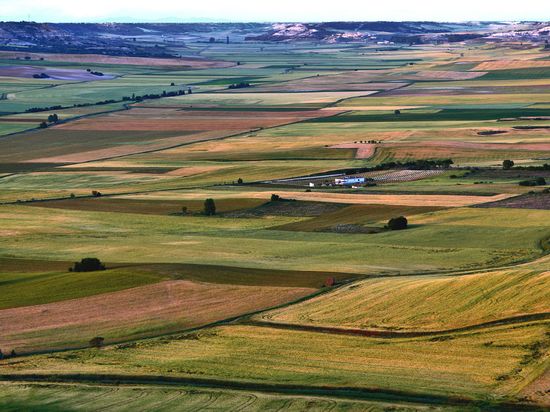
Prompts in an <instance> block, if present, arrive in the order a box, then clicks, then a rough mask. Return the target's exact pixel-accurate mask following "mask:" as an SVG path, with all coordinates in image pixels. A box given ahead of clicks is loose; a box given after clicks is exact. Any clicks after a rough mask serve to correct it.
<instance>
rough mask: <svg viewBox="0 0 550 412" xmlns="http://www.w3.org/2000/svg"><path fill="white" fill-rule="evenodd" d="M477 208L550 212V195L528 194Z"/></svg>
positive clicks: (480, 205)
mask: <svg viewBox="0 0 550 412" xmlns="http://www.w3.org/2000/svg"><path fill="white" fill-rule="evenodd" d="M476 207H483V208H489V207H506V208H513V209H542V210H550V193H528V194H525V195H520V196H516V197H512V198H509V199H503V200H499V201H496V202H489V203H482V204H479V205H477V206H476Z"/></svg>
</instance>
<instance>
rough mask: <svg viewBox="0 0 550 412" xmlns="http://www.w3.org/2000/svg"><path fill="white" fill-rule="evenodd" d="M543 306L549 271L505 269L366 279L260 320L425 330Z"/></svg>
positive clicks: (549, 308) (549, 290)
mask: <svg viewBox="0 0 550 412" xmlns="http://www.w3.org/2000/svg"><path fill="white" fill-rule="evenodd" d="M527 290H528V291H529V293H525V291H527ZM549 302H550V272H540V271H532V270H529V269H523V270H518V269H516V270H512V269H510V270H502V271H497V272H488V273H478V274H474V275H464V276H433V277H432V276H430V277H406V278H389V279H370V280H365V281H361V282H359V283H355V284H353V285H350V286H346V287H344V288H340V289H338V290H336V291H335V292H333V293H331V294H327V295H322V296H319V297H317V298H314V299H311V300H308V301H307V302H303V303H300V304H297V305H294V306H292V307H290V308H285V309H279V310H275V311H272V312H269V313H266V314H263V315H262V316H261V318H262V319H264V320H269V321H274V322H282V323H293V324H308V325H324V326H335V327H346V328H366V329H383V330H399V331H408V330H415V331H416V330H420V331H429V330H445V329H453V328H461V327H465V326H469V325H475V324H479V323H484V322H490V321H494V320H498V319H503V318H507V317H513V316H520V315H528V314H532V313H543V312H548V313H550V304H549Z"/></svg>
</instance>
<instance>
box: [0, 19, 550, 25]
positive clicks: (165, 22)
mask: <svg viewBox="0 0 550 412" xmlns="http://www.w3.org/2000/svg"><path fill="white" fill-rule="evenodd" d="M0 23H39V24H200V23H212V24H277V23H280V24H300V23H303V24H317V23H441V24H445V23H448V24H463V23H502V24H506V23H508V24H514V23H518V24H519V23H541V24H545V23H548V24H550V20H338V19H337V20H294V21H292V20H265V21H262V20H209V19H207V18H205V19H200V18H197V19H190V20H164V19H160V20H135V21H130V20H90V21H78V20H71V21H68V20H67V21H47V20H43V21H39V20H0Z"/></svg>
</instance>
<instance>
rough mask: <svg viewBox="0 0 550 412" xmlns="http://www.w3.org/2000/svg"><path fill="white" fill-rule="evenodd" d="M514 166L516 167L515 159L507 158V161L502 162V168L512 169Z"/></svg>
mask: <svg viewBox="0 0 550 412" xmlns="http://www.w3.org/2000/svg"><path fill="white" fill-rule="evenodd" d="M512 167H514V161H513V160H509V159H506V160H505V161H503V162H502V168H503V169H504V170H510V169H511V168H512Z"/></svg>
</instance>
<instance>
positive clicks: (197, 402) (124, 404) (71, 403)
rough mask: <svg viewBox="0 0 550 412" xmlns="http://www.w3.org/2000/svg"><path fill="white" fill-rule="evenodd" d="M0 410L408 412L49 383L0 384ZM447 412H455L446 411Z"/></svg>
mask: <svg viewBox="0 0 550 412" xmlns="http://www.w3.org/2000/svg"><path fill="white" fill-rule="evenodd" d="M0 388H1V393H0V408H1V409H2V410H4V411H20V410H23V409H26V410H28V409H33V410H40V411H43V412H58V411H60V410H62V411H72V410H77V409H85V410H89V409H94V410H97V409H108V410H109V411H129V410H132V409H134V410H135V409H139V410H155V411H189V410H197V409H202V408H204V407H205V406H207V407H208V408H209V409H214V410H241V408H244V409H245V410H246V411H266V410H268V411H274V410H277V411H284V410H288V411H292V410H305V409H308V410H315V411H317V410H319V411H324V410H327V411H328V410H331V411H365V410H369V411H371V410H372V411H378V410H382V409H384V408H388V407H391V409H392V410H393V411H401V410H403V411H407V410H410V407H409V406H408V405H400V404H399V403H397V402H374V401H372V402H370V401H369V402H365V401H353V400H338V399H327V398H319V397H308V396H297V395H290V394H289V395H275V394H265V393H257V392H238V391H229V390H211V389H207V388H200V389H199V388H195V387H185V386H183V387H182V386H178V387H176V388H174V387H168V386H165V387H146V386H133V385H132V386H126V387H125V386H117V387H116V388H115V387H111V386H98V385H53V384H7V383H4V384H0ZM449 410H454V408H453V409H451V408H449Z"/></svg>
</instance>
